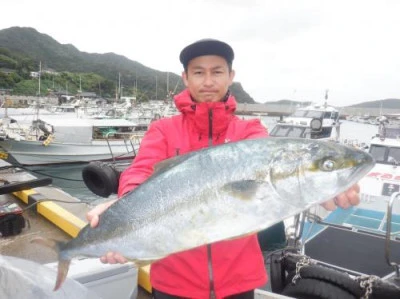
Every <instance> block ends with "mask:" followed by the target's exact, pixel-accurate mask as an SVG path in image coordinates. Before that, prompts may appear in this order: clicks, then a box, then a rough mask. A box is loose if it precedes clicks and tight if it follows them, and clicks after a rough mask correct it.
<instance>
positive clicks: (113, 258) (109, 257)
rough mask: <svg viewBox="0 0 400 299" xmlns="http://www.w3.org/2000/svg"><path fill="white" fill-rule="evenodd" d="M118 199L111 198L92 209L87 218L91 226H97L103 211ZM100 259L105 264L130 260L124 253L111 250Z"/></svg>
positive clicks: (122, 262)
mask: <svg viewBox="0 0 400 299" xmlns="http://www.w3.org/2000/svg"><path fill="white" fill-rule="evenodd" d="M116 201H117V199H114V200H110V201H108V202H105V203H101V204H99V205H97V206H96V207H94V208H93V209H92V210H90V211H89V212H88V213H87V214H86V218H87V220H88V221H89V224H90V227H93V228H95V227H96V226H97V225H98V224H99V219H100V217H99V216H100V215H101V214H102V213H104V211H105V210H107V209H108V208H109V207H110V206H111V205H112V204H113V203H114V202H116ZM100 261H101V262H102V263H105V264H107V263H108V264H117V263H119V264H124V263H126V262H127V261H128V260H127V259H126V258H124V257H123V256H122V255H120V254H119V253H118V252H111V251H109V252H107V253H106V254H105V255H103V256H102V257H101V258H100Z"/></svg>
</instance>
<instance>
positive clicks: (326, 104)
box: [324, 89, 329, 108]
mask: <svg viewBox="0 0 400 299" xmlns="http://www.w3.org/2000/svg"><path fill="white" fill-rule="evenodd" d="M328 92H329V89H327V90H325V104H324V106H325V108H326V107H328Z"/></svg>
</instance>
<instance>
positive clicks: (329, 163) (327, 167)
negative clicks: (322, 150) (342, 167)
mask: <svg viewBox="0 0 400 299" xmlns="http://www.w3.org/2000/svg"><path fill="white" fill-rule="evenodd" d="M334 169H335V161H333V160H331V159H326V160H324V161H322V163H321V170H323V171H332V170H334Z"/></svg>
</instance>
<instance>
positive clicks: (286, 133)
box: [270, 125, 305, 138]
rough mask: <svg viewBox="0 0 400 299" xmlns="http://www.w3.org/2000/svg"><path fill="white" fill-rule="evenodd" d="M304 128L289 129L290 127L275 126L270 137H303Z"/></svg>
mask: <svg viewBox="0 0 400 299" xmlns="http://www.w3.org/2000/svg"><path fill="white" fill-rule="evenodd" d="M304 129H305V128H304V127H291V126H281V125H276V126H275V127H274V128H273V129H272V131H271V133H270V136H275V137H301V138H303V137H304Z"/></svg>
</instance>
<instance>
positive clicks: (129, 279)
mask: <svg viewBox="0 0 400 299" xmlns="http://www.w3.org/2000/svg"><path fill="white" fill-rule="evenodd" d="M46 266H48V267H50V268H51V269H53V270H55V271H57V262H55V263H49V264H46ZM68 278H72V279H74V280H76V281H78V282H80V283H81V284H83V285H84V286H86V287H87V288H88V289H90V290H92V291H93V292H95V293H96V294H97V295H98V296H100V297H101V298H103V299H115V298H118V299H135V298H136V297H137V293H138V288H137V284H138V282H137V281H138V269H137V268H136V267H135V266H134V265H133V264H132V263H126V264H114V265H110V264H103V263H102V262H100V259H98V258H84V259H73V260H72V261H71V265H70V267H69V271H68Z"/></svg>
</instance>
